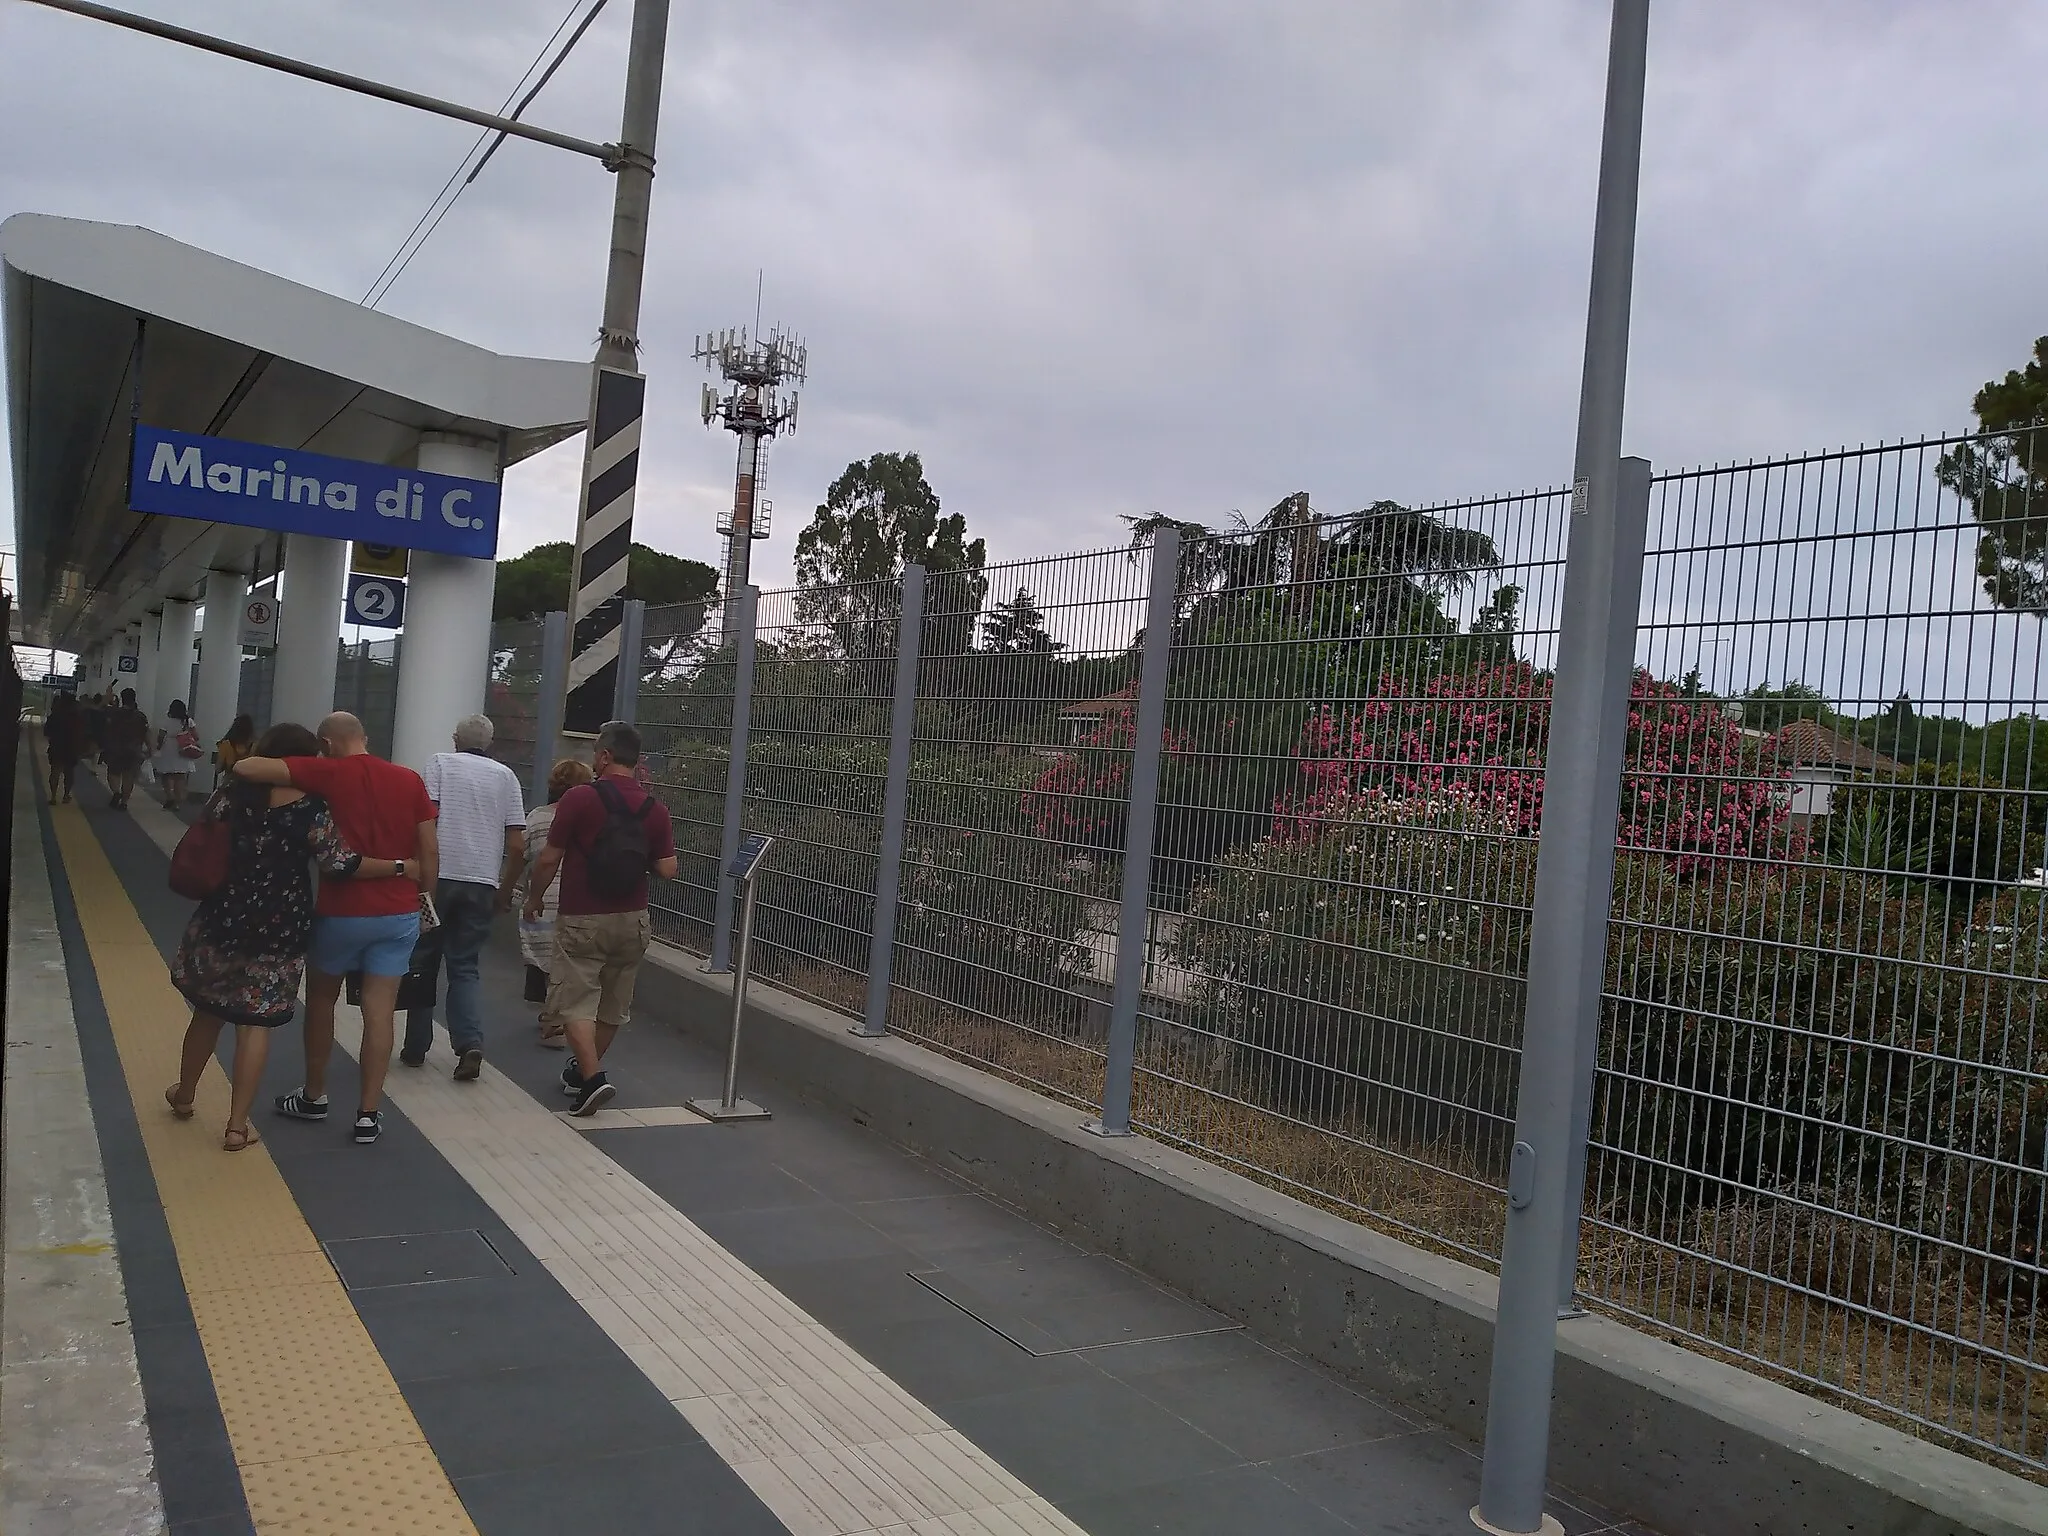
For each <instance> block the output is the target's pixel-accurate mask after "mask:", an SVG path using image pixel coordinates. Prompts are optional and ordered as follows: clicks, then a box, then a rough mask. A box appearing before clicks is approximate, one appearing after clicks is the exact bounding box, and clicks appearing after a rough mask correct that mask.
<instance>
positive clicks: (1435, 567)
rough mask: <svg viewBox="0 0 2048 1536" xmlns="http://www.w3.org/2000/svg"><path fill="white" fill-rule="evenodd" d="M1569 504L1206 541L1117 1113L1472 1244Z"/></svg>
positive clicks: (1497, 1182) (1488, 1251) (1485, 1226)
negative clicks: (1141, 981) (1525, 783)
mask: <svg viewBox="0 0 2048 1536" xmlns="http://www.w3.org/2000/svg"><path fill="white" fill-rule="evenodd" d="M1566 501H1567V498H1566V497H1565V496H1563V495H1561V494H1545V495H1537V496H1528V497H1519V498H1515V499H1511V500H1499V501H1486V502H1475V503H1469V504H1462V505H1457V506H1449V507H1441V508H1437V509H1434V510H1433V511H1430V512H1415V511H1410V510H1407V509H1404V508H1400V507H1394V506H1380V507H1376V508H1373V509H1371V510H1368V511H1367V512H1364V513H1361V514H1359V515H1357V516H1355V517H1349V518H1340V519H1327V520H1326V519H1321V518H1318V517H1316V516H1315V515H1314V514H1313V513H1312V512H1311V511H1310V510H1309V508H1308V505H1307V499H1306V498H1305V497H1303V498H1295V499H1293V500H1292V501H1291V502H1283V503H1282V504H1281V506H1280V507H1279V508H1276V509H1275V511H1274V513H1273V514H1272V515H1271V516H1270V517H1269V518H1268V519H1266V520H1265V521H1264V522H1263V523H1261V524H1260V525H1259V526H1257V527H1255V528H1248V529H1244V530H1241V531H1239V532H1236V533H1232V534H1227V535H1222V536H1209V537H1196V538H1193V539H1191V540H1189V541H1187V542H1186V543H1185V544H1184V546H1183V556H1182V562H1181V566H1182V568H1181V579H1180V600H1179V613H1178V618H1177V631H1176V634H1175V644H1174V649H1173V659H1172V669H1171V672H1170V674H1169V681H1168V695H1167V712H1166V740H1165V742H1164V754H1165V755H1164V761H1163V763H1162V766H1161V772H1160V809H1159V824H1158V842H1157V850H1158V856H1157V858H1156V860H1155V864H1154V872H1153V879H1152V903H1151V907H1152V910H1151V911H1150V913H1149V914H1148V924H1147V927H1148V931H1149V932H1151V933H1152V934H1153V935H1154V936H1155V941H1154V948H1155V951H1156V954H1157V957H1158V958H1157V960H1156V962H1153V963H1148V966H1147V977H1146V979H1147V985H1146V987H1145V989H1144V992H1143V1007H1142V1019H1143V1024H1144V1029H1143V1032H1142V1036H1141V1043H1140V1049H1139V1073H1138V1079H1137V1083H1136V1085H1135V1090H1134V1097H1133V1110H1132V1117H1133V1123H1134V1124H1136V1125H1139V1126H1141V1127H1142V1128H1143V1129H1145V1130H1147V1131H1149V1132H1151V1133H1152V1134H1154V1135H1158V1136H1160V1137H1162V1138H1164V1139H1167V1140H1171V1141H1175V1142H1179V1143H1181V1144H1183V1145H1186V1146H1190V1147H1192V1148H1195V1149H1197V1150H1199V1151H1201V1152H1204V1153H1206V1154H1208V1155H1210V1156H1212V1157H1215V1158H1217V1159H1219V1160H1221V1161H1223V1162H1226V1163H1229V1164H1231V1165H1233V1166H1235V1167H1238V1168H1241V1169H1244V1170H1246V1171H1249V1172H1252V1173H1255V1174H1257V1175H1259V1176H1261V1177H1264V1178H1266V1179H1268V1180H1271V1181H1274V1182H1277V1183H1280V1184H1282V1185H1284V1186H1285V1187H1287V1188H1289V1189H1291V1190H1293V1191H1295V1192H1297V1193H1304V1192H1305V1193H1309V1194H1311V1195H1313V1196H1314V1197H1317V1198H1319V1199H1320V1200H1321V1201H1323V1202H1324V1203H1335V1204H1337V1205H1339V1206H1340V1207H1342V1208H1345V1209H1348V1210H1353V1211H1357V1212H1361V1213H1366V1214H1370V1215H1371V1216H1373V1217H1376V1218H1378V1219H1379V1220H1381V1221H1382V1222H1384V1223H1387V1224H1390V1225H1392V1226H1394V1227H1395V1228H1397V1229H1399V1230H1401V1231H1402V1232H1404V1233H1406V1234H1408V1235H1411V1236H1415V1237H1420V1238H1423V1239H1425V1240H1427V1241H1431V1242H1434V1243H1438V1244H1443V1245H1446V1246H1449V1247H1451V1248H1454V1249H1456V1250H1458V1251H1459V1252H1462V1253H1465V1254H1467V1255H1471V1256H1475V1257H1479V1258H1482V1259H1486V1260H1492V1259H1493V1258H1495V1257H1497V1254H1498V1245H1499V1241H1500V1227H1501V1216H1502V1207H1501V1191H1502V1189H1503V1188H1504V1186H1505V1180H1506V1171H1507V1151H1508V1147H1509V1146H1510V1144H1511V1143H1512V1142H1513V1139H1514V1138H1513V1135H1512V1131H1513V1126H1514V1115H1515V1089H1516V1069H1517V1058H1518V1051H1517V1041H1518V1038H1519V1032H1520V1027H1521V1019H1522V1002H1523V982H1522V976H1523V965H1522V960H1521V950H1520V947H1519V946H1520V944H1521V942H1522V939H1523V937H1524V934H1525V931H1526V927H1527V921H1528V912H1529V893H1528V891H1527V889H1526V882H1525V880H1524V879H1523V878H1522V877H1523V875H1524V874H1525V872H1526V871H1527V870H1528V869H1531V868H1533V864H1534V846H1535V845H1534V834H1535V825H1534V816H1533V812H1532V809H1531V807H1530V806H1528V805H1527V804H1524V803H1519V801H1520V798H1521V797H1518V796H1515V795H1512V794H1508V793H1504V792H1502V788H1501V786H1500V785H1499V784H1498V783H1497V780H1498V779H1499V777H1500V775H1501V772H1502V770H1503V766H1504V765H1506V764H1510V763H1516V762H1520V763H1527V762H1528V761H1530V760H1531V758H1532V756H1533V757H1535V758H1536V760H1538V761H1540V751H1541V746H1540V740H1541V738H1540V732H1541V729H1542V725H1543V720H1542V712H1541V708H1540V705H1539V703H1538V701H1537V700H1536V699H1535V698H1534V697H1533V693H1534V689H1533V687H1532V680H1533V679H1534V678H1535V677H1536V675H1537V671H1536V666H1535V664H1533V663H1532V660H1531V659H1530V658H1543V659H1547V657H1548V655H1549V653H1550V651H1551V650H1552V648H1553V646H1554V642H1555V639H1556V622H1557V620H1556V610H1557V599H1558V594H1559V589H1560V587H1561V584H1562V577H1563V537H1564V525H1565V514H1566V510H1567V508H1566ZM1150 961H1152V957H1151V956H1148V962H1150Z"/></svg>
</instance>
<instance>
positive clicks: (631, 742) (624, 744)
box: [597, 720, 640, 768]
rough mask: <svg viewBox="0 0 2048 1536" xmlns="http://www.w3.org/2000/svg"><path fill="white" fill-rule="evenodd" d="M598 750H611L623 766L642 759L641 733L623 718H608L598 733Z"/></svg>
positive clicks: (628, 765) (626, 766) (616, 760)
mask: <svg viewBox="0 0 2048 1536" xmlns="http://www.w3.org/2000/svg"><path fill="white" fill-rule="evenodd" d="M597 750H598V751H600V752H609V753H611V755H612V761H613V762H615V763H617V764H618V765H619V766H620V767H621V768H631V767H633V766H634V765H635V764H636V763H638V762H639V761H640V733H639V732H638V731H636V730H634V729H633V727H632V726H630V725H628V724H627V723H626V722H625V721H623V720H607V721H606V722H605V723H604V725H603V726H602V727H600V728H599V730H598V733H597Z"/></svg>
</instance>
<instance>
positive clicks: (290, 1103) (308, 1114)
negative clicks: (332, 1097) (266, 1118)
mask: <svg viewBox="0 0 2048 1536" xmlns="http://www.w3.org/2000/svg"><path fill="white" fill-rule="evenodd" d="M277 1112H278V1113H279V1114H280V1115H283V1116H284V1117H285V1118H286V1119H287V1120H325V1119H326V1118H327V1096H326V1095H325V1094H322V1095H321V1096H320V1097H319V1098H317V1099H309V1098H307V1097H306V1090H305V1089H303V1088H294V1089H293V1090H292V1091H291V1092H290V1093H281V1094H279V1095H278V1096H277Z"/></svg>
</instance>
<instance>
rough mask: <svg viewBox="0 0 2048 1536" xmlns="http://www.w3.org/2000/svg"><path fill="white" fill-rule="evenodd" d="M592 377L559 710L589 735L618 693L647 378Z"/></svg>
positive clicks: (601, 373)
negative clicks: (564, 694) (563, 698)
mask: <svg viewBox="0 0 2048 1536" xmlns="http://www.w3.org/2000/svg"><path fill="white" fill-rule="evenodd" d="M596 374H597V377H596V379H595V380H594V381H593V383H592V386H591V398H590V431H589V434H588V441H587V442H586V443H585V445H584V450H583V495H582V498H581V500H582V507H581V511H580V514H579V516H578V517H577V520H576V563H575V567H574V576H575V594H576V595H575V599H574V601H573V602H572V604H571V605H570V609H569V613H570V618H571V625H570V631H571V644H570V651H569V670H568V674H567V681H568V688H569V698H568V703H567V705H566V707H565V708H564V709H563V711H562V728H563V729H564V730H566V731H570V732H574V733H595V732H596V730H597V728H598V727H599V726H601V725H603V724H604V723H605V721H607V720H609V719H611V718H612V701H613V699H614V698H615V697H616V695H617V692H618V682H617V678H618V659H619V640H620V634H619V630H620V627H621V625H622V624H623V622H624V620H625V607H626V557H627V553H628V551H629V550H630V549H631V548H632V544H633V493H634V489H635V486H636V485H637V484H638V482H639V478H640V422H641V419H642V415H643V412H644V411H645V409H646V401H647V380H646V379H644V378H642V377H641V376H640V375H639V374H637V373H628V372H626V371H624V370H623V369H618V368H607V367H605V366H603V365H602V364H600V365H599V366H598V368H597V369H596Z"/></svg>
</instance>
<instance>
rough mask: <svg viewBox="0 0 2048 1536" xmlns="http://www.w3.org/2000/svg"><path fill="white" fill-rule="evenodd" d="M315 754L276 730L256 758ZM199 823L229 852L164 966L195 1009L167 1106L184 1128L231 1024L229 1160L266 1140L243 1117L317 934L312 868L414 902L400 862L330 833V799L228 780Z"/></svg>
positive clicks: (290, 730) (304, 742)
mask: <svg viewBox="0 0 2048 1536" xmlns="http://www.w3.org/2000/svg"><path fill="white" fill-rule="evenodd" d="M318 750H319V748H318V743H316V742H315V741H314V739H313V733H312V732H311V731H309V730H307V729H306V728H305V727H304V726H303V725H273V726H272V727H271V728H270V729H269V730H268V731H266V732H264V734H263V741H262V743H261V751H262V752H263V754H264V755H266V756H268V757H272V758H277V759H289V758H303V757H311V756H312V755H313V754H314V753H315V752H317V751H318ZM201 814H202V815H203V816H205V817H207V818H208V819H210V820H214V821H225V822H226V823H228V826H229V828H230V832H231V835H232V837H233V839H234V841H233V851H232V854H231V855H230V859H229V864H228V878H227V883H226V884H224V885H223V886H221V888H220V889H219V890H217V891H215V892H214V893H213V894H212V895H211V896H209V897H207V898H206V899H205V900H204V901H202V902H200V904H199V907H198V910H196V911H195V912H194V913H193V914H192V920H191V922H189V923H187V924H186V926H185V937H184V938H183V940H182V941H181V942H180V943H179V945H178V952H177V954H176V956H175V957H173V959H172V960H171V982H172V984H173V985H174V986H176V987H177V989H178V990H179V991H180V992H181V993H183V994H184V996H185V1000H186V1001H187V1002H189V1003H191V1005H192V1022H191V1024H190V1025H189V1026H188V1027H187V1028H186V1030H185V1049H184V1058H183V1061H182V1063H181V1065H180V1067H179V1077H178V1081H177V1082H176V1083H175V1084H173V1085H172V1086H171V1087H170V1088H168V1089H166V1090H165V1091H164V1101H165V1102H166V1103H168V1104H169V1105H170V1106H171V1112H172V1113H173V1114H175V1115H177V1116H178V1118H179V1119H181V1120H182V1119H187V1118H189V1117H190V1116H191V1114H192V1097H193V1094H194V1093H195V1092H196V1091H197V1090H198V1087H199V1077H200V1074H201V1073H202V1072H204V1071H205V1070H206V1064H207V1062H208V1061H210V1060H212V1059H213V1051H214V1046H215V1045H216V1044H217V1043H218V1041H219V1039H220V1030H221V1026H222V1025H223V1024H232V1025H234V1026H235V1060H234V1069H233V1073H232V1084H233V1087H232V1093H231V1096H230V1104H229V1109H228V1125H227V1132H226V1135H225V1136H224V1137H223V1139H222V1145H223V1146H224V1147H225V1148H226V1149H227V1150H228V1151H230V1152H240V1151H242V1150H243V1149H245V1148H247V1147H251V1146H254V1145H255V1144H256V1143H257V1142H258V1141H259V1140H261V1138H260V1137H259V1136H257V1134H256V1132H255V1130H254V1129H253V1128H252V1127H251V1126H250V1124H249V1110H250V1107H251V1106H252V1105H253V1104H254V1103H255V1102H256V1093H257V1090H258V1089H259V1088H260V1087H262V1084H263V1068H264V1065H265V1063H266V1062H267V1061H268V1060H269V1056H270V1032H271V1030H273V1029H275V1028H277V1026H279V1025H280V1024H289V1023H290V1022H291V1020H292V1015H293V1014H294V1013H295V1012H296V1011H297V1009H298V1002H299V983H300V981H301V980H303V978H304V975H305V970H306V947H307V945H308V943H309V942H310V941H311V938H312V932H313V881H312V877H311V875H310V873H309V872H308V871H309V865H310V864H311V863H317V864H318V865H319V866H320V878H321V880H322V882H323V884H324V883H325V882H326V881H328V880H338V879H343V878H346V879H349V880H351V881H356V882H363V883H364V884H365V885H372V884H381V885H385V886H388V887H389V888H391V889H392V890H395V891H397V892H398V893H399V894H400V895H404V896H407V899H411V898H410V894H409V893H410V890H411V882H410V881H408V880H405V879H403V878H402V877H403V876H404V874H405V873H406V870H407V866H406V865H405V864H404V863H402V862H401V861H400V860H397V859H366V858H364V857H363V856H362V855H361V854H359V853H357V852H356V851H355V850H354V849H353V848H351V847H350V846H349V845H348V842H347V840H346V839H344V838H343V837H342V835H341V832H340V830H339V829H338V828H337V827H336V826H335V823H334V816H333V813H332V811H331V810H330V808H329V806H328V804H327V802H326V801H325V800H324V799H322V798H321V797H320V796H318V795H311V794H308V793H306V791H304V790H302V789H293V788H292V787H290V786H289V785H283V784H279V785H264V784H258V783H255V782H253V781H250V780H246V779H244V780H235V781H232V782H231V783H230V784H229V785H228V786H227V787H225V788H224V789H223V790H222V791H221V792H220V793H218V794H216V795H214V796H213V798H212V799H210V800H209V801H208V802H207V804H206V807H205V809H204V810H203V811H202V812H201Z"/></svg>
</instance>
